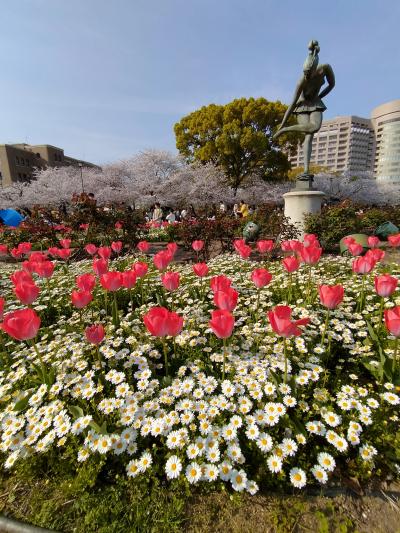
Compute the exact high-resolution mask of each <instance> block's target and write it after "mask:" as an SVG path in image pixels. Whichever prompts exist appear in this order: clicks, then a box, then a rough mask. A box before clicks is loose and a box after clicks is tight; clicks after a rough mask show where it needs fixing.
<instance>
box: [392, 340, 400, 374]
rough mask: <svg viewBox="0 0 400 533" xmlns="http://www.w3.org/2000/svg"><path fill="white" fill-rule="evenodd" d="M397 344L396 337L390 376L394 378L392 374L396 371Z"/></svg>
mask: <svg viewBox="0 0 400 533" xmlns="http://www.w3.org/2000/svg"><path fill="white" fill-rule="evenodd" d="M398 344H399V338H398V337H396V340H395V341H394V353H393V363H392V376H393V377H394V372H395V370H396V359H397V348H398Z"/></svg>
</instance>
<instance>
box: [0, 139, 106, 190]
mask: <svg viewBox="0 0 400 533" xmlns="http://www.w3.org/2000/svg"><path fill="white" fill-rule="evenodd" d="M70 165H74V166H80V165H81V166H83V167H95V166H96V165H94V164H93V163H88V162H87V161H81V160H80V159H74V158H73V157H68V156H66V155H65V154H64V150H63V149H62V148H58V147H57V146H52V145H50V144H36V145H30V144H24V143H23V144H0V184H1V186H2V187H8V186H9V185H11V184H12V183H15V182H16V181H30V180H31V179H32V176H33V172H34V170H35V169H41V168H46V167H60V166H70Z"/></svg>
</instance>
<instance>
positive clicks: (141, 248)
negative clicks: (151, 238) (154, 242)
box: [137, 241, 150, 254]
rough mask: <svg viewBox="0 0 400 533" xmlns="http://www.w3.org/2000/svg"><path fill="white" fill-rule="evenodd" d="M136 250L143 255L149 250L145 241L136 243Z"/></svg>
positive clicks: (148, 245)
mask: <svg viewBox="0 0 400 533" xmlns="http://www.w3.org/2000/svg"><path fill="white" fill-rule="evenodd" d="M137 248H138V250H139V251H140V252H142V253H143V254H145V253H147V252H148V251H149V249H150V244H149V243H148V242H147V241H140V242H138V243H137Z"/></svg>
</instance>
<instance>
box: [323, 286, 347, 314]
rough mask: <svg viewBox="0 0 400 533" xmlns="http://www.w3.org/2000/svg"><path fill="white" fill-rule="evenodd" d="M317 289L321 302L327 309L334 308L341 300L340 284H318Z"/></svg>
mask: <svg viewBox="0 0 400 533" xmlns="http://www.w3.org/2000/svg"><path fill="white" fill-rule="evenodd" d="M318 291H319V298H320V300H321V304H322V305H323V306H324V307H327V308H328V309H335V308H336V307H337V306H338V305H339V304H341V303H342V302H343V296H344V289H343V286H342V285H320V286H319V287H318Z"/></svg>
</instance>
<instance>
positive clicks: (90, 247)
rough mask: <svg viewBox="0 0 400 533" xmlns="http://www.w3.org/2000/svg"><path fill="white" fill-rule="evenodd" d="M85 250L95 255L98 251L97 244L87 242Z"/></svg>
mask: <svg viewBox="0 0 400 533" xmlns="http://www.w3.org/2000/svg"><path fill="white" fill-rule="evenodd" d="M85 250H86V252H87V253H88V254H89V255H94V254H95V253H96V252H97V246H96V245H95V244H87V245H86V246H85Z"/></svg>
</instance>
